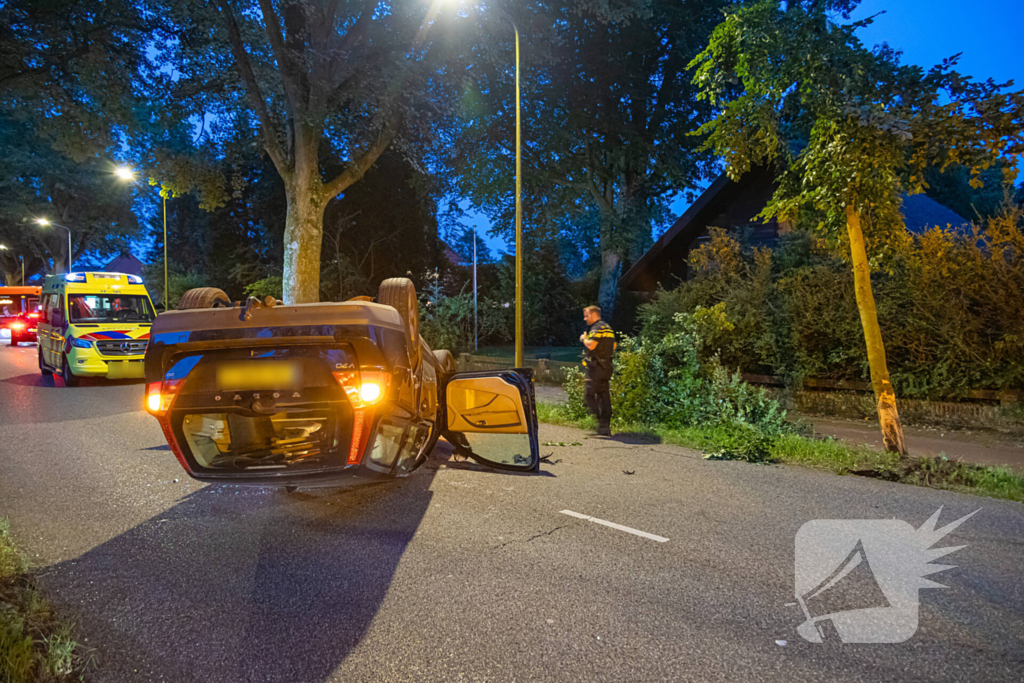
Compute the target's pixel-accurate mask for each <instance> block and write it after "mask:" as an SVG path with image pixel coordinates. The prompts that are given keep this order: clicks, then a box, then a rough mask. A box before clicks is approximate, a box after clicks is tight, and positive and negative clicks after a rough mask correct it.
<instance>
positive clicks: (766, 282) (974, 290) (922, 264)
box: [640, 205, 1024, 398]
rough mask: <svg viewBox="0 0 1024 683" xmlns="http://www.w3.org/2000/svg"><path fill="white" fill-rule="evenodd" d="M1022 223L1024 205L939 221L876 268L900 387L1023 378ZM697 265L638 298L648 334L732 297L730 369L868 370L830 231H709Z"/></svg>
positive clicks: (723, 351) (725, 355)
mask: <svg viewBox="0 0 1024 683" xmlns="http://www.w3.org/2000/svg"><path fill="white" fill-rule="evenodd" d="M1022 229H1024V212H1022V210H1021V208H1020V207H1016V206H1013V205H1009V206H1007V207H1006V208H1004V210H1003V212H1002V213H1001V214H999V215H997V216H996V217H994V218H992V219H990V220H989V221H988V222H987V223H986V224H985V225H984V227H983V228H979V229H977V230H975V231H972V232H967V233H963V232H956V231H951V230H947V229H940V228H935V229H933V230H931V231H929V232H927V233H925V234H923V235H920V236H917V237H914V238H913V239H908V240H906V241H904V242H902V243H900V244H899V245H898V248H896V249H895V250H894V251H893V252H892V267H891V269H890V271H889V272H886V273H876V274H875V275H874V276H873V278H872V280H873V289H874V290H875V297H876V301H877V306H878V315H879V321H880V324H881V327H882V329H883V330H884V332H885V334H886V337H887V340H888V341H887V344H886V346H887V356H888V362H889V367H890V370H891V373H892V379H893V384H894V386H895V387H896V389H897V390H898V391H900V393H901V394H902V395H906V396H913V397H921V398H942V397H949V396H959V395H963V394H965V393H966V392H968V391H970V390H972V389H981V388H993V389H1003V388H1005V389H1021V388H1024V258H1022V254H1024V230H1022ZM690 265H691V273H692V274H693V277H692V278H691V279H689V280H686V281H685V282H683V283H681V284H680V285H679V286H678V287H677V288H676V289H673V290H668V291H660V292H658V293H657V294H656V295H655V297H654V299H653V301H651V302H650V303H649V304H647V305H645V306H643V307H642V308H641V311H640V319H641V323H642V333H641V334H642V336H643V337H644V338H645V339H652V340H653V339H664V338H665V337H666V335H668V334H669V329H670V328H671V327H672V325H673V321H674V319H675V316H676V315H678V314H679V313H695V314H696V313H698V312H703V311H707V310H708V307H714V309H717V308H718V307H723V310H724V313H725V314H727V315H728V319H729V322H730V323H731V324H732V325H733V329H732V330H731V331H730V332H729V333H728V334H727V335H724V336H723V337H722V338H721V339H719V340H717V341H716V342H715V344H714V345H713V347H712V348H714V349H716V350H717V351H718V352H719V353H720V359H721V362H722V365H723V366H725V367H727V368H738V369H740V370H742V371H743V372H749V373H756V374H771V375H778V376H783V377H786V378H788V380H789V381H790V383H792V384H794V385H797V384H799V383H800V382H801V381H802V378H804V377H820V378H827V379H837V380H838V379H843V380H861V379H864V378H866V377H867V374H868V363H867V357H866V353H865V350H864V341H863V332H862V330H861V326H860V321H859V315H858V311H857V305H856V301H855V300H854V294H853V282H852V279H853V278H852V275H851V273H850V271H849V267H848V266H847V265H846V264H844V263H843V262H842V261H841V260H840V259H838V258H836V257H835V256H833V255H832V252H831V251H830V250H829V249H828V248H826V245H825V244H824V243H823V242H822V241H819V240H815V239H813V238H811V237H810V236H809V235H807V234H806V233H802V232H796V233H794V234H792V235H789V236H787V237H785V238H784V239H782V240H780V244H779V245H778V247H777V248H776V249H775V250H774V251H768V250H764V249H753V250H751V249H744V248H743V247H742V244H741V242H740V241H739V240H738V239H736V238H735V237H732V236H729V235H728V234H726V233H725V232H724V231H720V230H712V231H711V239H710V240H709V241H708V242H707V243H706V244H704V245H701V246H700V247H698V248H697V249H695V250H694V251H693V252H692V254H691V264H690ZM714 309H711V310H714ZM707 334H708V333H703V335H702V336H707Z"/></svg>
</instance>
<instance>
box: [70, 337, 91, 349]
mask: <svg viewBox="0 0 1024 683" xmlns="http://www.w3.org/2000/svg"><path fill="white" fill-rule="evenodd" d="M71 345H72V346H74V347H75V348H76V349H91V348H92V342H91V341H89V340H87V339H75V338H74V337H72V338H71Z"/></svg>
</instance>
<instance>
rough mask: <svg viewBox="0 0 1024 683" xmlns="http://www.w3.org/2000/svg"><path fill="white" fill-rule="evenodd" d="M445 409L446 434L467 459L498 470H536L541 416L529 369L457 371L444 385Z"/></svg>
mask: <svg viewBox="0 0 1024 683" xmlns="http://www.w3.org/2000/svg"><path fill="white" fill-rule="evenodd" d="M443 407H444V411H443V412H444V415H443V418H442V425H443V426H444V430H443V433H444V436H445V438H446V439H447V440H448V441H449V442H450V443H451V444H452V445H454V446H455V448H456V450H457V451H459V452H460V453H462V454H463V455H466V456H469V457H471V458H473V459H474V460H477V461H478V462H480V463H482V464H485V465H488V466H490V467H495V468H498V469H506V470H515V471H530V470H536V469H537V467H538V465H539V462H540V456H539V446H538V444H537V413H536V407H535V404H534V398H533V376H532V373H531V371H530V370H529V369H517V370H500V371H493V372H469V373H457V374H455V375H453V376H452V377H451V378H449V379H448V381H447V382H446V383H445V385H444V406H443Z"/></svg>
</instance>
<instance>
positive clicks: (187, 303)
mask: <svg viewBox="0 0 1024 683" xmlns="http://www.w3.org/2000/svg"><path fill="white" fill-rule="evenodd" d="M231 305H232V304H231V299H230V298H229V297H228V295H227V294H225V293H224V290H223V289H218V288H217V287H196V288H195V289H190V290H188V291H187V292H185V293H184V294H182V295H181V298H180V299H178V310H179V311H185V310H188V309H192V308H230V307H231Z"/></svg>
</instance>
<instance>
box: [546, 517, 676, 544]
mask: <svg viewBox="0 0 1024 683" xmlns="http://www.w3.org/2000/svg"><path fill="white" fill-rule="evenodd" d="M560 512H561V514H563V515H569V516H570V517H576V518H577V519H585V520H587V521H588V522H593V523H594V524H601V525H603V526H607V527H611V528H612V529H618V530H619V531H625V532H626V533H627V534H633V535H634V536H640V537H642V538H649V539H651V540H652V541H657V542H658V543H665V542H666V541H668V539H667V538H665V537H664V536H657V535H655V534H649V533H647V532H646V531H640V530H639V529H633V528H631V527H628V526H622V525H621V524H616V523H615V522H609V521H608V520H606V519H598V518H597V517H591V516H590V515H583V514H580V513H579V512H573V511H572V510H561V511H560Z"/></svg>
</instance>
